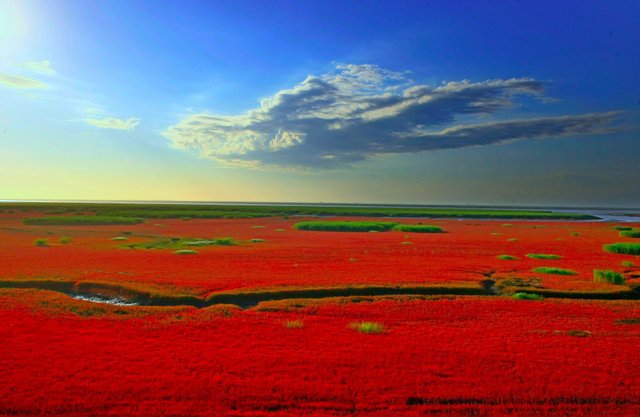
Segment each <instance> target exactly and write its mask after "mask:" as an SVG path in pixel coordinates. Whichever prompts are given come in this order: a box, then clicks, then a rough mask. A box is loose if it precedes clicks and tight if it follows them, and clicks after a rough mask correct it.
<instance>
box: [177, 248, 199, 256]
mask: <svg viewBox="0 0 640 417" xmlns="http://www.w3.org/2000/svg"><path fill="white" fill-rule="evenodd" d="M173 253H175V254H176V255H196V254H197V253H198V251H196V250H193V249H180V250H177V251H175V252H173Z"/></svg>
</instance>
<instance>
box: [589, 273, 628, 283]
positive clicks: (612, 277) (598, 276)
mask: <svg viewBox="0 0 640 417" xmlns="http://www.w3.org/2000/svg"><path fill="white" fill-rule="evenodd" d="M593 281H594V282H604V283H608V284H614V285H624V283H625V280H624V277H623V276H622V274H621V273H619V272H615V271H611V270H609V269H606V270H600V269H594V270H593Z"/></svg>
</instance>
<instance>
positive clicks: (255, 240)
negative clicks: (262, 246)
mask: <svg viewBox="0 0 640 417" xmlns="http://www.w3.org/2000/svg"><path fill="white" fill-rule="evenodd" d="M262 242H265V240H264V239H251V243H262Z"/></svg>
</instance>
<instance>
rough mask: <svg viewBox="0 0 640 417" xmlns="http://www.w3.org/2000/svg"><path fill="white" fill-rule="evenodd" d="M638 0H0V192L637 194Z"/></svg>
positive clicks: (633, 200)
mask: <svg viewBox="0 0 640 417" xmlns="http://www.w3.org/2000/svg"><path fill="white" fill-rule="evenodd" d="M639 21H640V2H637V1H633V0H621V1H619V2H615V7H614V5H613V3H611V2H606V1H590V2H584V1H578V0H575V1H570V0H568V1H562V2H557V1H539V2H517V1H506V0H505V1H483V2H477V1H444V0H443V1H428V2H427V1H423V2H417V1H416V2H404V1H386V2H385V1H376V2H365V1H349V2H344V1H322V2H317V1H295V2H293V1H273V2H262V1H210V2H201V1H180V2H170V1H131V0H127V1H122V0H115V1H109V2H87V1H80V0H47V1H42V0H40V1H36V0H0V164H1V165H2V168H3V169H2V171H1V173H0V199H107V200H114V199H115V200H203V201H304V202H319V201H324V202H356V203H366V202H387V203H423V204H447V203H451V204H522V205H526V204H550V205H600V206H605V205H608V206H640V164H639V163H638V157H639V155H640V136H639V135H640V129H639V127H640V117H639V114H640V113H639V111H640V77H639V76H638V74H640V48H638V44H640V29H639V26H638V22H639Z"/></svg>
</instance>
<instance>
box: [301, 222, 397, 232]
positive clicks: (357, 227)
mask: <svg viewBox="0 0 640 417" xmlns="http://www.w3.org/2000/svg"><path fill="white" fill-rule="evenodd" d="M396 224H397V223H392V222H331V221H310V222H300V223H296V224H294V225H293V227H294V228H296V229H298V230H314V231H322V232H372V231H375V232H385V231H387V230H391V229H392V228H393V227H394V226H396Z"/></svg>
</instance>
